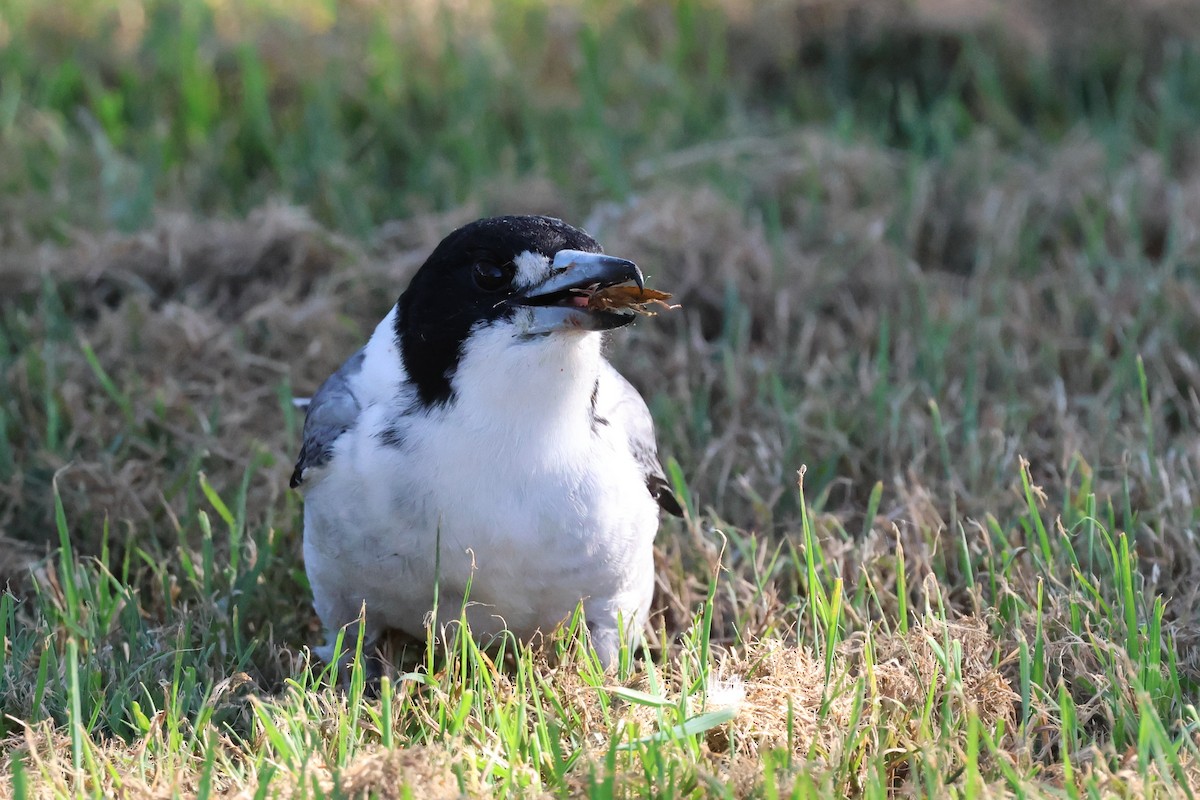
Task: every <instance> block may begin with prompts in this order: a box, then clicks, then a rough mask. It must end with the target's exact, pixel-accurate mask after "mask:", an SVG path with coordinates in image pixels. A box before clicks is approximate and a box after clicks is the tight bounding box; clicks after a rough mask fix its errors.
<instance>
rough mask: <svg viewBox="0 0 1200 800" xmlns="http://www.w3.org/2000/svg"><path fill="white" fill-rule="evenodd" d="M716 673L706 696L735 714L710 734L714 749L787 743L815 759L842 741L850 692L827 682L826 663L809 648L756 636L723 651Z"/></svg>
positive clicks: (761, 749) (745, 751) (749, 749)
mask: <svg viewBox="0 0 1200 800" xmlns="http://www.w3.org/2000/svg"><path fill="white" fill-rule="evenodd" d="M716 675H717V677H716V678H715V679H714V680H713V682H712V684H711V685H710V687H709V699H710V702H711V701H713V700H716V701H717V702H716V703H715V704H714V705H718V706H720V705H729V706H732V707H734V708H736V709H737V711H738V715H737V717H735V718H734V720H733V721H732V722H731V723H730V724H729V729H730V730H729V732H728V733H726V732H725V731H720V732H719V735H718V736H713V735H710V736H709V740H708V741H709V746H710V747H711V748H712V749H713V750H714V751H715V752H727V751H731V752H733V753H736V754H738V755H743V756H749V757H753V758H757V757H761V755H762V754H765V753H767V752H769V751H771V750H779V749H787V748H789V747H790V748H791V749H792V751H793V752H794V753H796V754H797V755H799V756H801V757H802V758H805V759H813V760H816V761H818V762H820V761H823V760H825V758H826V757H828V756H829V755H830V754H831V753H833V751H834V748H835V747H836V746H837V744H838V743H839V742H842V741H845V739H846V735H845V731H846V726H847V724H848V722H849V719H850V706H851V702H852V700H851V693H849V692H843V691H841V690H840V687H837V686H831V685H829V684H828V683H827V682H826V678H825V665H824V663H823V661H822V660H821V659H819V658H817V657H815V656H814V654H813V653H812V652H811V651H809V650H807V649H805V648H799V647H794V646H788V645H785V644H783V643H782V642H779V641H759V642H756V643H755V644H753V645H751V646H750V647H747V648H745V649H743V650H742V651H741V652H740V653H739V652H738V651H737V650H731V651H729V652H728V653H727V654H725V656H724V657H723V658H722V659H721V661H720V662H719V665H718V667H717V670H716ZM739 694H740V695H741V696H742V697H741V699H740V701H739V699H738V697H737V695H739ZM726 698H728V699H726ZM713 733H714V734H717V733H718V732H717V731H714V732H713ZM722 738H724V741H722Z"/></svg>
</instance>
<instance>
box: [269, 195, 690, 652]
mask: <svg viewBox="0 0 1200 800" xmlns="http://www.w3.org/2000/svg"><path fill="white" fill-rule="evenodd" d="M613 286H630V287H632V286H636V287H638V288H639V289H644V286H645V279H644V276H643V274H642V272H641V270H640V269H639V268H638V266H637V265H636V264H634V263H633V262H632V261H629V260H626V259H622V258H617V257H614V256H610V255H606V254H604V253H603V251H602V250H601V247H600V245H599V244H598V243H597V242H596V240H595V239H593V238H592V237H591V236H590V235H588V234H587V233H585V232H584V231H583V230H581V229H579V228H576V227H573V226H571V225H569V224H567V223H565V222H563V221H562V220H559V219H556V218H552V217H545V216H501V217H492V218H486V219H481V220H478V221H475V222H472V223H470V224H467V225H464V226H462V227H460V228H458V229H457V230H455V231H453V232H452V233H450V234H449V235H448V236H446V237H445V239H443V240H442V241H441V243H440V244H438V245H437V247H435V248H434V249H433V251H432V253H431V254H430V255H429V257H428V258H427V260H426V261H425V262H424V264H423V265H422V266H421V267H420V268H419V269H418V270H417V271H416V273H415V274H414V275H413V277H412V279H411V281H410V282H409V285H408V287H407V288H406V289H405V290H404V292H403V293H402V294H401V295H400V297H399V299H398V300H397V302H396V303H395V305H393V306H392V308H391V310H390V311H388V313H387V314H386V316H384V318H383V319H382V321H380V322H379V324H378V325H377V326H376V327H375V329H374V332H373V333H372V334H371V336H370V338H369V340H368V341H367V343H366V344H365V345H364V346H363V347H362V348H361V349H359V350H358V351H357V352H355V353H354V354H353V355H351V356H350V357H349V358H348V359H347V360H346V361H345V363H343V364H342V366H341V367H340V368H339V369H338V370H337V371H336V372H334V373H333V374H332V375H330V376H329V378H328V379H326V380H325V381H324V383H322V384H321V386H320V388H319V389H318V390H317V392H316V393H315V394H314V395H313V397H312V399H311V401H310V402H309V404H308V409H307V413H306V416H305V421H304V428H303V437H302V444H301V447H300V453H299V457H298V459H297V461H296V466H295V471H294V473H293V475H292V478H291V486H292V488H297V489H299V490H300V491H301V492H302V493H303V496H304V514H303V524H304V535H303V556H304V565H305V571H306V573H307V576H308V580H309V583H310V586H311V589H312V594H313V606H314V608H315V610H316V612H317V615H318V616H319V617H320V619H321V622H322V624H323V627H324V630H325V635H326V639H325V644H324V645H323V646H319V647H316V648H314V652H316V654H317V655H318V656H319V657H320V658H322V659H323V660H324V661H326V662H327V663H328V662H330V661H331V659H333V658H334V657H335V655H334V647H335V643H336V641H337V638H338V632H339V631H341V630H343V629H346V628H347V626H349V625H351V624H357V623H358V622H359V620H360V615H361V618H362V625H363V630H362V636H363V642H364V646H367V647H371V646H374V645H375V644H377V643H378V641H379V638H380V637H381V636H382V635H383V634H384V633H385V632H387V631H399V632H400V633H401V634H405V635H407V636H409V637H414V638H417V639H424V638H425V636H426V634H427V633H428V632H429V631H431V630H432V631H433V633H434V636H435V637H436V636H437V633H438V631H442V630H444V629H445V626H447V625H452V624H454V623H456V622H457V621H458V620H459V619H460V615H465V618H466V621H467V622H468V624H469V627H470V630H471V631H472V633H473V635H474V636H475V637H476V638H477V639H479V640H481V641H483V642H488V641H493V640H495V639H496V637H500V636H506V635H508V634H512V635H514V636H515V637H517V639H518V640H520V641H523V642H528V641H530V640H532V639H534V638H535V637H536V636H538V635H539V634H544V633H548V632H550V631H552V630H553V629H554V628H555V627H556V626H558V625H559V624H560V623H562V622H563V621H564V620H566V619H568V618H569V617H571V616H572V615H573V614H574V613H575V611H576V609H577V608H578V607H579V606H580V604H582V608H583V612H584V619H585V620H586V625H587V629H588V639H589V640H590V642H591V646H592V648H593V649H594V652H595V653H596V656H597V657H598V659H599V661H600V663H601V664H602V665H603V666H604V667H605V668H610V667H612V666H613V665H614V664H616V663H617V660H618V656H619V653H620V648H621V646H622V645H625V646H627V647H630V648H632V647H635V646H636V644H637V643H638V642H639V641H640V638H641V635H642V630H643V628H644V626H645V624H646V621H647V618H648V614H649V610H650V604H651V597H652V595H653V591H654V584H655V575H654V555H653V545H654V539H655V536H656V534H657V531H658V528H659V522H660V512H661V511H665V512H667V513H670V514H673V515H676V516H682V515H683V510H682V507H681V506H680V504H679V501H678V499H677V497H676V496H675V494H674V493H673V491H672V488H671V486H670V483H669V482H668V480H667V478H666V476H665V474H664V471H663V468H662V465H661V463H660V461H659V457H658V446H657V442H656V440H655V431H654V424H653V421H652V418H651V415H650V412H649V409H648V407H647V405H646V402H645V401H644V400H643V398H642V397H641V395H640V394H639V393H638V392H637V390H636V389H635V388H634V387H633V386H632V385H631V384H630V383H629V381H627V380H626V379H625V378H624V377H623V376H622V375H621V374H620V373H619V372H618V371H617V370H616V369H615V368H614V367H613V366H612V365H611V364H610V363H609V361H608V359H607V358H606V357H605V354H604V350H605V338H606V336H607V335H608V332H610V331H613V330H615V329H618V328H621V327H623V326H626V325H628V324H629V323H630V322H631V321H632V320H633V318H634V315H633V314H632V313H629V312H627V311H616V310H597V309H596V308H589V298H590V297H591V295H592V294H593V293H594V292H596V291H599V290H602V289H606V288H608V287H613ZM364 652H366V651H364Z"/></svg>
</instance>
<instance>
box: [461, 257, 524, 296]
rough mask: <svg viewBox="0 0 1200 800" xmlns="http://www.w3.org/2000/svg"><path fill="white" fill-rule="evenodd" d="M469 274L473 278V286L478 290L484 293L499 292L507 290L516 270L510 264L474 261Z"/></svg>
mask: <svg viewBox="0 0 1200 800" xmlns="http://www.w3.org/2000/svg"><path fill="white" fill-rule="evenodd" d="M471 272H472V274H473V275H474V276H475V285H476V286H478V287H479V288H480V289H483V290H484V291H485V292H499V291H501V290H503V289H507V288H508V285H509V284H510V283H512V279H513V276H514V275H516V273H517V268H516V266H515V265H514V264H512V263H511V262H509V263H508V264H496V263H494V262H491V261H476V262H475V266H474V267H472V268H471Z"/></svg>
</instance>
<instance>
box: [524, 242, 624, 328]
mask: <svg viewBox="0 0 1200 800" xmlns="http://www.w3.org/2000/svg"><path fill="white" fill-rule="evenodd" d="M625 283H632V284H636V285H637V287H638V288H639V289H644V288H645V286H646V279H645V278H644V277H643V276H642V271H641V270H640V269H638V267H637V264H634V263H633V262H632V261H626V260H625V259H623V258H616V257H614V256H607V255H604V254H602V253H585V252H582V251H580V250H559V251H558V253H557V254H556V255H555V256H554V261H553V262H552V263H551V265H550V275H549V277H547V278H546V280H544V281H542V282H541V283H539V284H538V285H537V286H534V287H532V288H531V289H530V290H529V291H528V292H527V293H526V294H525V295H524V296H523V297H521V298H520V299H519V300H518V302H519V303H520V304H521V305H524V306H527V307H528V310H529V311H530V312H531V318H530V320H529V324H528V327H527V328H526V331H525V333H527V334H529V335H534V334H544V333H553V332H555V331H564V330H581V331H602V330H609V329H610V328H619V327H621V326H622V325H628V324H629V323H630V322H632V321H633V315H632V314H622V313H617V312H613V311H598V310H596V309H592V308H589V307H588V301H589V299H590V298H591V296H592V293H593V292H595V291H596V290H598V289H607V288H608V287H610V286H620V285H621V284H625Z"/></svg>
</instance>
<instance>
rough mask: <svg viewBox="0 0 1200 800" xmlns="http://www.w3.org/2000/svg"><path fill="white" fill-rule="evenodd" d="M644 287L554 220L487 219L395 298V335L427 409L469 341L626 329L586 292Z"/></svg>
mask: <svg viewBox="0 0 1200 800" xmlns="http://www.w3.org/2000/svg"><path fill="white" fill-rule="evenodd" d="M621 284H636V285H637V286H639V287H641V286H643V284H644V281H643V277H642V273H641V270H639V269H638V268H637V265H635V264H634V263H633V262H632V261H626V260H625V259H622V258H615V257H613V256H608V255H604V254H603V253H601V252H600V246H599V245H598V244H597V243H596V241H595V240H594V239H593V238H592V237H590V236H588V235H587V234H586V233H584V232H583V231H581V230H579V229H578V228H574V227H572V226H570V225H568V224H566V223H565V222H562V221H561V220H557V219H553V218H551V217H533V216H520V217H493V218H490V219H482V220H479V221H477V222H472V223H471V224H469V225H465V226H463V227H461V228H459V229H458V230H456V231H454V232H453V233H451V234H450V235H449V236H447V237H446V238H445V239H443V240H442V242H441V243H440V244H439V245H438V246H437V247H436V248H435V249H434V251H433V253H432V254H431V255H430V256H429V258H428V259H427V260H426V261H425V264H424V265H423V266H422V267H421V268H420V269H419V270H418V271H417V273H416V275H414V276H413V279H412V282H411V283H410V284H409V286H408V289H406V290H405V292H404V294H403V295H401V296H400V300H399V303H398V304H397V305H398V312H399V313H398V314H397V318H396V334H397V337H398V342H399V345H400V350H401V353H402V354H403V357H404V363H405V367H406V368H407V370H408V374H409V377H410V378H411V379H412V380H413V382H414V384H415V385H416V386H417V388H418V392H419V394H420V396H421V399H422V401H424V402H425V403H438V402H443V401H445V400H447V399H449V397H450V396H451V393H452V386H451V380H452V377H453V375H454V372H455V370H456V368H457V365H458V363H459V360H460V359H461V358H462V356H463V352H464V348H465V347H467V345H468V342H469V341H470V340H471V339H472V338H473V337H476V336H481V335H484V334H486V335H487V337H488V340H489V341H490V342H493V343H494V342H497V341H499V342H503V343H504V346H505V347H506V348H507V347H523V348H531V347H533V348H536V347H538V346H548V347H554V346H556V345H559V344H563V343H564V342H563V340H564V339H574V338H578V337H584V336H588V335H589V334H595V333H596V332H599V331H605V330H610V329H612V328H618V327H621V326H623V325H627V324H629V322H631V321H632V320H633V315H632V314H628V313H621V312H615V311H603V310H596V309H592V308H589V307H588V298H589V297H590V296H591V294H592V292H594V291H596V290H598V289H604V288H607V287H611V286H618V285H621Z"/></svg>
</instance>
